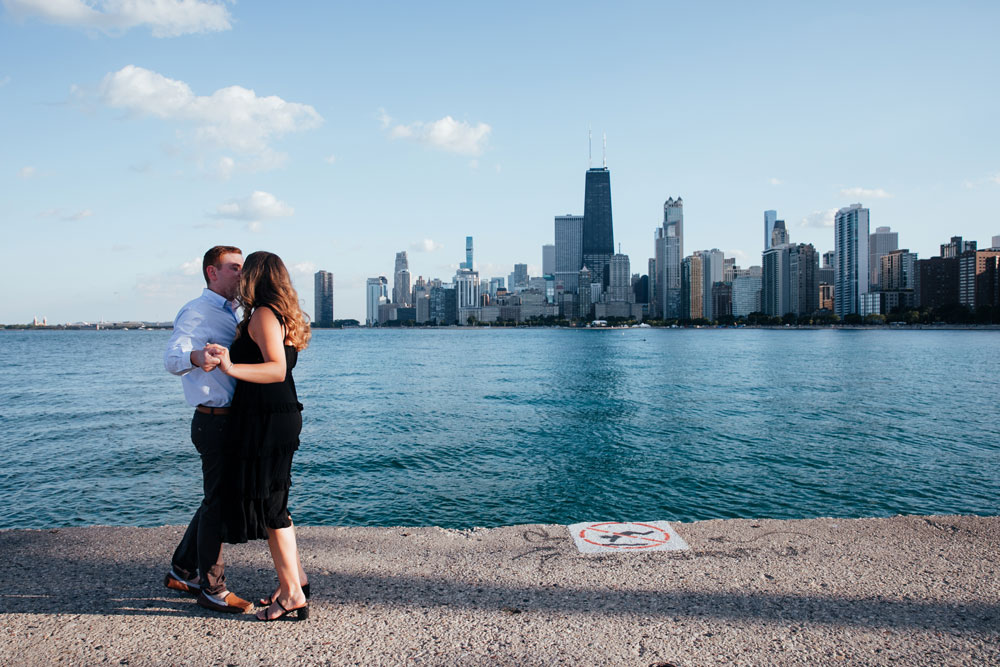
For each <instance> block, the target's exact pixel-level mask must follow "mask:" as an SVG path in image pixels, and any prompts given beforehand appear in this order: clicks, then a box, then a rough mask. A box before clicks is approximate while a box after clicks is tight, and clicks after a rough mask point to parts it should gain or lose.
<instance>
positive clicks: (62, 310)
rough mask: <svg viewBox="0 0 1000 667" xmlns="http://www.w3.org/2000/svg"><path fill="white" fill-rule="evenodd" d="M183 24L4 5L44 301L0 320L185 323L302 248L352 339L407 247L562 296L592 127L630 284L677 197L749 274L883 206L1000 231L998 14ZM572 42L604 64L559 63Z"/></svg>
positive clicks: (31, 251)
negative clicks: (260, 268) (269, 255)
mask: <svg viewBox="0 0 1000 667" xmlns="http://www.w3.org/2000/svg"><path fill="white" fill-rule="evenodd" d="M168 4H169V5H170V7H171V12H167V13H165V14H159V15H157V14H155V13H154V12H152V11H151V7H152V6H153V5H152V4H151V3H148V2H143V1H141V0H139V1H137V2H136V3H134V5H135V10H134V11H133V12H132V13H131V14H130V15H128V16H125V15H120V14H116V12H118V11H119V9H118V6H117V5H114V4H113V3H103V2H97V3H94V4H93V6H92V11H91V12H90V13H89V14H87V13H79V14H71V13H60V11H61V10H60V9H59V8H60V6H61V5H59V4H58V3H53V2H48V1H46V0H32V1H30V2H28V1H22V2H12V1H10V0H4V1H3V2H2V5H0V6H2V10H0V11H2V14H0V104H3V105H4V109H5V120H7V123H5V125H4V127H3V128H0V133H2V134H0V145H2V146H3V147H4V148H3V150H2V151H0V188H2V190H3V192H4V194H5V196H4V197H3V198H2V199H0V221H2V222H3V225H4V236H5V243H4V246H3V247H4V250H5V252H4V253H3V256H2V258H3V262H2V263H0V266H2V268H0V272H2V273H0V277H2V278H4V279H5V280H6V282H7V283H8V284H18V285H19V286H20V289H18V290H13V291H11V293H9V294H8V296H6V297H5V299H4V300H3V302H2V303H0V321H2V322H7V323H18V322H30V321H31V320H32V318H33V317H36V316H37V317H39V318H42V317H47V319H48V321H49V322H50V323H53V322H74V321H79V320H88V321H93V320H97V319H106V320H131V319H142V320H150V321H162V320H167V319H169V318H170V317H171V315H172V313H173V312H175V311H176V310H177V308H178V307H179V306H180V305H181V304H183V303H184V302H186V301H187V300H189V299H190V298H191V296H192V295H193V294H195V293H197V290H199V289H200V288H201V287H202V286H203V281H201V279H200V256H201V254H202V253H203V252H204V251H205V249H206V248H207V247H209V246H211V245H214V244H216V243H225V244H234V245H237V246H240V247H242V248H243V250H244V251H245V252H248V253H249V252H252V251H253V250H257V249H267V250H272V251H274V252H277V253H278V254H279V255H281V256H282V257H283V259H285V261H286V263H287V264H288V266H289V269H290V270H291V271H292V274H293V279H294V281H295V285H296V288H297V289H298V291H299V296H300V298H301V300H302V302H303V303H304V304H305V305H306V308H307V310H309V309H311V307H312V305H313V303H314V298H315V295H314V288H313V274H314V273H315V272H316V271H318V270H325V271H329V272H330V273H332V274H334V275H335V276H336V283H335V285H336V297H335V298H336V304H337V313H336V317H337V318H353V319H358V320H360V321H364V319H365V285H366V280H367V278H369V277H371V276H372V275H386V276H392V275H393V272H392V269H393V266H392V253H395V252H399V251H400V250H406V251H408V253H409V260H410V266H411V267H412V268H411V274H412V276H413V278H414V279H415V278H416V276H419V275H424V276H425V277H430V276H440V277H442V278H445V279H448V278H450V276H452V275H453V274H454V273H455V271H456V270H457V268H458V267H459V265H460V264H461V263H462V260H463V258H464V257H465V250H466V248H465V241H466V237H467V236H473V237H474V238H475V243H476V246H475V260H476V261H475V268H476V269H477V270H478V271H479V274H480V277H481V279H482V280H488V279H489V278H491V277H496V276H507V275H508V274H509V273H510V271H511V269H512V267H513V265H514V264H521V263H525V264H527V265H528V273H529V274H530V275H532V276H537V275H540V274H541V265H542V251H541V246H542V245H544V244H552V243H553V240H554V239H553V233H552V220H553V217H554V216H557V215H565V214H572V215H583V214H584V210H583V201H582V197H581V183H580V180H581V179H580V178H579V174H580V173H581V172H585V171H586V169H587V168H588V167H590V166H592V165H591V164H589V162H588V159H589V155H588V152H587V151H588V147H587V145H586V142H587V134H588V128H589V127H593V130H594V134H595V136H598V137H600V136H602V135H603V134H607V166H608V168H609V169H610V170H611V171H612V172H613V173H614V176H613V177H612V180H613V181H614V182H613V183H612V184H611V188H612V189H613V191H614V248H613V250H612V252H617V251H618V249H619V244H620V247H621V251H622V252H623V253H624V254H626V255H628V256H629V257H630V258H631V270H632V272H633V273H646V270H645V268H644V267H645V263H646V260H647V259H648V258H649V257H652V256H654V252H655V248H654V242H653V239H652V238H651V234H650V232H651V230H653V229H654V228H656V227H658V226H661V225H662V223H663V222H664V219H663V215H664V211H663V202H664V201H665V200H666V199H667V198H668V197H670V196H673V197H679V196H680V197H683V200H684V208H685V209H686V210H685V211H684V226H683V227H684V251H685V254H689V253H690V252H691V251H692V250H695V249H711V248H719V249H720V250H722V251H723V253H724V254H725V256H726V257H734V258H736V263H737V264H739V265H740V266H743V267H748V266H752V265H756V264H759V263H760V253H761V251H762V246H763V243H762V239H761V212H762V211H769V210H776V211H778V214H779V217H780V218H781V219H783V220H785V221H786V224H787V228H788V231H789V233H790V236H791V238H792V241H793V242H794V243H812V244H813V245H814V246H815V248H816V250H817V251H818V252H826V251H828V250H830V249H832V248H833V247H834V238H833V236H834V234H833V221H834V220H833V218H834V215H835V212H836V211H837V210H839V209H841V208H844V207H847V206H850V205H852V204H854V203H858V202H860V203H862V204H863V205H864V207H865V208H868V209H870V210H871V215H872V221H871V225H872V228H873V229H874V228H875V227H881V226H887V227H891V228H892V230H893V231H894V232H897V233H898V234H899V246H900V247H901V248H907V249H908V250H909V251H910V252H913V253H916V254H917V255H918V256H919V257H921V258H928V257H932V256H935V255H936V254H937V250H938V247H939V246H940V245H941V244H942V243H945V242H946V241H947V240H948V238H950V237H951V236H954V235H960V236H963V237H964V238H966V239H970V240H977V241H978V242H979V246H980V247H981V248H985V247H989V246H990V242H991V239H992V237H993V236H996V235H997V234H998V233H1000V161H998V158H997V153H996V151H995V146H996V145H997V144H998V143H1000V142H998V141H997V139H998V129H997V127H996V123H995V121H994V120H993V119H994V118H995V117H996V116H997V111H998V106H1000V104H998V93H997V91H995V90H994V88H995V87H991V86H983V85H982V82H983V81H988V80H991V76H992V74H991V73H992V72H993V71H994V70H995V68H996V65H997V63H998V60H1000V46H998V45H997V44H996V41H995V39H994V38H993V36H992V31H991V29H990V27H991V26H993V25H996V24H997V22H998V21H997V19H998V18H1000V8H998V7H997V6H995V5H993V4H991V3H971V4H966V5H963V6H960V7H948V8H944V7H937V6H931V7H913V6H910V5H906V4H901V3H900V4H894V3H886V4H883V5H880V6H878V7H869V6H867V5H864V4H862V3H847V4H840V5H838V6H837V7H836V8H827V7H805V6H800V5H798V4H795V3H776V4H773V5H768V6H767V7H748V6H743V5H740V4H735V3H734V4H732V5H729V6H728V9H727V11H726V12H716V11H712V10H710V9H709V8H700V7H693V8H692V7H674V6H665V5H662V4H655V3H637V4H634V5H630V6H627V7H616V8H608V7H606V6H604V5H599V4H597V3H594V4H587V3H584V4H579V3H574V4H572V5H570V4H558V5H548V6H545V7H543V8H534V9H533V10H532V16H533V17H534V20H533V21H532V22H530V24H525V23H524V22H523V21H519V20H517V16H518V11H512V12H510V13H509V15H508V16H505V17H495V16H492V14H491V15H490V16H489V20H486V15H485V12H486V11H487V10H486V8H480V7H476V8H466V9H464V10H463V11H462V12H455V11H451V10H450V9H449V7H447V6H445V5H435V6H431V7H429V8H425V9H422V10H418V9H417V8H413V7H402V8H398V10H397V11H396V13H395V14H393V15H392V16H391V17H389V18H386V17H385V16H383V15H382V13H380V12H378V11H377V10H375V9H374V8H366V7H332V6H325V5H324V6H306V7H298V8H296V10H295V11H284V12H282V11H279V10H278V9H277V8H273V7H268V6H266V5H258V6H253V5H250V4H228V3H226V4H222V3H214V2H191V3H186V4H184V5H181V4H180V3H176V4H175V3H168ZM519 6H520V5H519ZM520 7H522V9H523V10H524V11H527V8H528V7H529V6H528V5H523V6H520ZM515 9H516V7H515ZM664 25H669V26H670V27H671V30H670V35H671V42H670V48H669V49H664V48H663V43H662V26H664ZM566 34H576V35H580V36H582V39H583V42H584V48H582V49H578V50H575V51H574V50H569V51H567V50H565V49H562V48H560V47H559V46H558V45H557V42H554V41H553V36H555V35H566ZM761 34H767V35H771V36H773V38H774V39H775V40H779V41H780V43H781V44H782V48H781V49H765V48H761V46H760V39H759V37H760V35H761ZM375 35H378V36H379V39H378V40H373V39H372V37H373V36H375ZM588 35H590V36H592V37H593V40H592V41H590V42H589V43H588V41H587V37H586V36H588ZM598 35H603V36H605V39H603V40H601V41H600V43H599V42H598V40H597V36H598ZM837 35H841V36H842V37H843V39H840V38H835V37H836V36H837ZM511 38H516V40H517V43H518V45H519V48H518V49H515V50H513V51H512V50H511V49H510V48H509V46H510V40H511ZM845 40H846V42H845ZM428 42H435V43H441V44H445V45H447V46H446V47H445V48H444V49H439V50H437V51H435V52H431V51H430V50H428V49H426V48H425V44H426V43H428ZM929 43H934V44H935V45H936V46H935V48H934V49H928V48H927V47H926V45H927V44H929ZM261 44H268V45H269V47H274V48H266V49H262V48H260V45H261ZM850 44H854V45H857V46H861V45H863V48H850ZM588 52H590V53H592V54H599V55H600V58H592V57H587V54H588ZM791 53H794V54H795V56H794V57H792V56H790V55H789V54H791ZM25 54H32V55H31V56H30V57H26V56H25ZM330 63H335V64H334V65H330ZM346 63H350V65H347V64H346ZM929 81H933V82H934V88H933V90H934V94H933V95H928V94H927V91H928V88H927V85H928V82H929ZM598 93H599V94H598ZM845 100H850V101H851V104H845V103H844V102H845ZM593 162H594V164H595V165H598V164H602V162H603V160H602V162H598V161H597V160H594V161H593ZM555 261H556V263H557V264H558V258H556V259H555ZM873 269H874V267H873ZM24 276H30V278H31V279H30V280H25V279H24ZM15 280H16V282H15Z"/></svg>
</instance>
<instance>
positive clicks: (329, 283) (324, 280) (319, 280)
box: [313, 271, 333, 326]
mask: <svg viewBox="0 0 1000 667" xmlns="http://www.w3.org/2000/svg"><path fill="white" fill-rule="evenodd" d="M313 286H314V289H315V291H314V293H313V301H314V303H315V305H316V307H315V310H314V314H313V323H315V324H317V325H319V326H332V325H333V274H332V273H330V272H329V271H317V272H316V275H314V276H313Z"/></svg>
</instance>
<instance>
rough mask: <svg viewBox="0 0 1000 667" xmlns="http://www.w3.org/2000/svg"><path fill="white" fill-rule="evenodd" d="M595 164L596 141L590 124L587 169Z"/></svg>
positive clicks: (588, 127) (588, 126)
mask: <svg viewBox="0 0 1000 667" xmlns="http://www.w3.org/2000/svg"><path fill="white" fill-rule="evenodd" d="M593 166H594V142H593V133H592V132H591V131H590V125H587V169H590V168H591V167H593Z"/></svg>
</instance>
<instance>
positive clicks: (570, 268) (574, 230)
mask: <svg viewBox="0 0 1000 667" xmlns="http://www.w3.org/2000/svg"><path fill="white" fill-rule="evenodd" d="M555 239H556V244H555V245H556V257H555V262H556V264H555V278H556V283H561V284H562V286H563V289H564V290H565V291H567V292H576V289H577V282H578V280H577V279H578V277H579V272H580V269H581V268H582V267H583V216H582V215H569V214H566V215H557V216H556V218H555Z"/></svg>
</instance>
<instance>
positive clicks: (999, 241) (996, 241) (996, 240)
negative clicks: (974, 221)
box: [990, 236, 1000, 249]
mask: <svg viewBox="0 0 1000 667" xmlns="http://www.w3.org/2000/svg"><path fill="white" fill-rule="evenodd" d="M990 247H991V248H994V249H996V248H1000V236H994V237H993V244H992V245H991V246H990Z"/></svg>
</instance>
